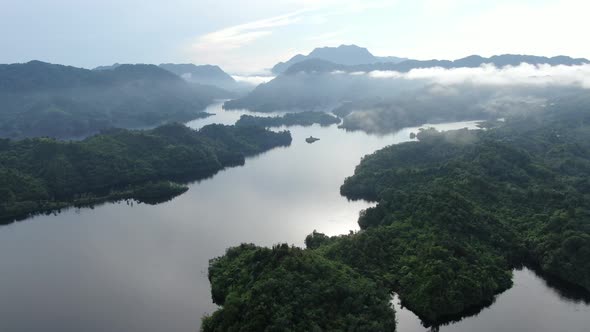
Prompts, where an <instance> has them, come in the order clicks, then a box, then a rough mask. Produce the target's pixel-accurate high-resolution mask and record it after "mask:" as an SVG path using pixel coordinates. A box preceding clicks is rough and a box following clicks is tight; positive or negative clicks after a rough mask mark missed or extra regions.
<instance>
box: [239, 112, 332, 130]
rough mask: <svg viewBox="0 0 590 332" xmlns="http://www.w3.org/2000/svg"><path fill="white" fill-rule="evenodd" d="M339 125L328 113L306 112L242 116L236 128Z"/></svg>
mask: <svg viewBox="0 0 590 332" xmlns="http://www.w3.org/2000/svg"><path fill="white" fill-rule="evenodd" d="M337 123H340V119H339V118H337V117H335V116H333V115H330V114H328V113H325V112H312V111H305V112H299V113H287V114H285V115H283V116H272V117H263V116H252V115H242V116H241V117H240V119H239V120H238V121H237V122H236V126H259V127H281V126H311V125H313V124H319V125H320V126H322V127H326V126H329V125H332V124H337Z"/></svg>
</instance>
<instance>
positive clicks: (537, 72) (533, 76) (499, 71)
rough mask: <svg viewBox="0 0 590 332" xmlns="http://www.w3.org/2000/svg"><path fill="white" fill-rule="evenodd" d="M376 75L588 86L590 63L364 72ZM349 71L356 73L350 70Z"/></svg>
mask: <svg viewBox="0 0 590 332" xmlns="http://www.w3.org/2000/svg"><path fill="white" fill-rule="evenodd" d="M365 74H366V75H367V76H369V77H371V78H376V79H407V80H425V81H430V82H433V83H437V84H442V85H460V84H474V85H489V86H512V85H514V86H517V85H529V86H551V85H555V86H576V87H582V88H585V89H590V65H588V64H586V65H579V66H564V65H559V66H551V65H547V64H543V65H531V64H526V63H523V64H521V65H519V66H506V67H503V68H496V67H495V66H494V65H491V64H485V65H482V66H480V67H477V68H452V69H445V68H441V67H436V68H419V69H413V70H411V71H409V72H407V73H400V72H397V71H372V72H369V73H365ZM350 75H358V73H351V74H350Z"/></svg>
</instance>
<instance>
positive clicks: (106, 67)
mask: <svg viewBox="0 0 590 332" xmlns="http://www.w3.org/2000/svg"><path fill="white" fill-rule="evenodd" d="M120 65H121V64H120V63H118V62H116V63H114V64H112V65H110V66H98V67H96V68H94V69H93V70H113V69H115V68H117V67H119V66H120Z"/></svg>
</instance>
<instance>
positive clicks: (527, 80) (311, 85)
mask: <svg viewBox="0 0 590 332" xmlns="http://www.w3.org/2000/svg"><path fill="white" fill-rule="evenodd" d="M587 94H590V65H572V66H566V65H555V66H551V65H530V64H526V63H523V64H521V65H519V66H506V67H501V68H498V67H495V66H494V65H490V64H485V65H482V66H479V67H474V68H450V69H445V68H441V67H433V68H420V69H412V70H410V71H408V72H397V71H368V72H362V71H361V72H359V71H342V70H338V71H330V72H325V71H300V72H297V73H292V74H289V75H280V76H278V77H277V78H276V79H274V80H272V81H270V82H268V83H266V84H262V85H260V86H259V87H258V88H256V89H255V90H254V91H253V92H252V93H250V94H249V95H248V96H246V97H244V98H240V99H237V100H233V101H230V102H228V103H226V105H225V107H226V108H230V109H231V108H248V109H251V110H254V111H260V112H267V111H277V110H283V111H303V110H318V111H332V112H334V113H335V114H336V115H338V116H340V117H342V118H343V123H342V127H343V128H346V129H349V130H364V131H367V132H379V133H387V132H391V131H394V130H397V129H400V128H402V127H406V126H415V125H420V124H423V123H437V122H447V121H463V120H484V119H494V118H499V117H509V116H515V115H523V114H530V113H531V112H536V111H543V110H545V109H546V108H547V107H548V105H551V104H552V103H556V102H558V101H559V100H563V99H567V98H570V97H571V96H577V95H587Z"/></svg>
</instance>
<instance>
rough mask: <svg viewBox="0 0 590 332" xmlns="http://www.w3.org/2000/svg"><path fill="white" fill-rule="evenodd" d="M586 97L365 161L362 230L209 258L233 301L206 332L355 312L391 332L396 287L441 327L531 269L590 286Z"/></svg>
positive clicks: (357, 188) (322, 320) (216, 281)
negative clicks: (515, 273) (390, 302)
mask: <svg viewBox="0 0 590 332" xmlns="http://www.w3.org/2000/svg"><path fill="white" fill-rule="evenodd" d="M578 101H579V100H572V101H571V102H569V101H568V100H565V101H564V102H563V103H560V104H559V105H554V106H553V107H548V108H547V109H545V110H543V111H541V110H540V111H539V112H538V113H536V114H532V115H528V116H520V115H515V116H513V117H511V118H509V119H507V121H506V122H488V123H484V124H483V127H484V128H485V130H478V131H469V130H466V129H465V130H458V131H450V132H442V133H441V132H437V131H435V130H432V129H431V130H424V131H421V132H420V133H418V138H419V141H417V142H408V143H403V144H400V145H394V146H390V147H387V148H384V149H382V150H380V151H377V152H375V153H374V154H372V155H369V156H367V157H365V158H364V159H363V160H362V162H361V163H360V165H359V166H358V167H357V168H356V170H355V173H354V175H353V176H352V177H350V178H348V179H346V181H345V182H344V184H343V185H342V187H341V193H342V194H343V195H344V196H346V197H348V198H350V199H365V200H370V201H375V202H377V203H378V204H377V206H376V207H374V208H370V209H368V210H366V211H364V212H362V213H361V216H360V218H359V225H360V228H361V230H360V231H359V232H356V233H352V232H351V234H348V235H342V236H335V237H328V236H326V235H324V234H321V233H318V232H315V231H314V232H313V233H312V234H310V235H309V236H308V237H307V238H306V239H305V243H306V246H307V249H305V250H300V249H297V248H289V247H288V246H287V245H278V246H275V247H273V248H272V249H265V248H258V247H255V246H253V245H242V246H240V247H235V248H231V249H228V251H227V253H226V255H225V256H223V257H219V258H216V259H213V260H211V262H210V268H209V280H210V282H211V285H212V295H213V300H214V302H215V303H217V304H219V305H220V306H221V308H220V309H218V310H217V311H216V312H215V313H213V315H212V316H209V317H205V318H204V320H203V330H204V331H222V330H227V329H228V328H230V327H232V326H238V324H240V323H243V322H244V321H243V318H244V317H248V318H250V319H249V321H251V322H253V323H252V324H253V325H248V327H247V328H246V329H245V330H252V331H253V330H260V329H261V328H262V327H268V326H273V327H280V328H282V329H292V330H297V329H298V328H299V327H302V328H303V329H306V330H314V329H315V330H326V329H332V328H342V327H343V326H347V327H348V326H351V325H347V323H346V322H347V319H350V318H351V317H355V318H357V320H356V321H355V324H356V325H352V326H355V327H357V328H356V330H366V331H370V330H393V329H394V328H393V327H392V326H391V325H390V324H389V323H390V322H391V321H393V319H394V313H393V312H392V311H391V310H387V308H388V306H387V302H386V300H385V299H387V298H388V297H389V295H390V294H391V293H392V292H396V293H397V294H398V295H399V297H400V299H401V300H402V303H403V305H404V306H406V307H408V308H409V309H411V310H412V311H413V312H414V313H416V314H417V315H418V316H419V317H420V318H421V319H422V320H423V322H425V323H427V324H433V325H435V324H440V323H443V322H445V321H449V320H452V319H454V318H456V317H458V316H460V315H463V314H469V313H473V312H477V310H478V308H481V307H483V306H486V305H489V304H490V303H492V301H493V300H494V297H495V295H497V294H498V293H500V292H503V291H504V290H506V289H508V288H510V287H511V286H512V272H511V271H512V269H514V268H516V267H519V266H522V265H528V266H533V267H534V268H535V269H536V270H539V271H541V272H542V273H546V274H548V275H552V276H555V277H557V278H559V279H560V280H563V281H566V282H568V283H570V284H572V285H575V287H578V288H579V291H580V292H588V291H590V262H589V261H588V257H590V197H589V196H588V192H590V182H589V180H588V174H589V173H590V114H589V113H588V112H586V111H585V110H580V105H581V104H578V103H577V102H578ZM328 267H330V268H328ZM335 273H338V274H341V275H340V277H339V278H336V277H333V276H332V275H333V274H335ZM326 276H327V279H328V280H332V281H330V282H325V279H324V278H325V277H326ZM316 286H317V287H318V288H317V289H316V288H311V289H314V290H315V291H314V292H310V293H306V292H303V291H302V292H301V293H299V292H297V293H296V292H295V291H294V290H298V289H303V290H307V289H310V287H316ZM359 287H362V289H364V290H363V294H367V295H366V296H358V295H356V293H355V292H356V291H357V289H358V288H359ZM364 308H372V309H370V311H371V313H373V315H372V316H371V315H368V314H365V312H364V311H363V309H364ZM326 317H329V319H326ZM302 322H304V323H302ZM302 324H305V325H302ZM334 324H336V325H334ZM337 324H341V325H337ZM371 324H373V325H371Z"/></svg>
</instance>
